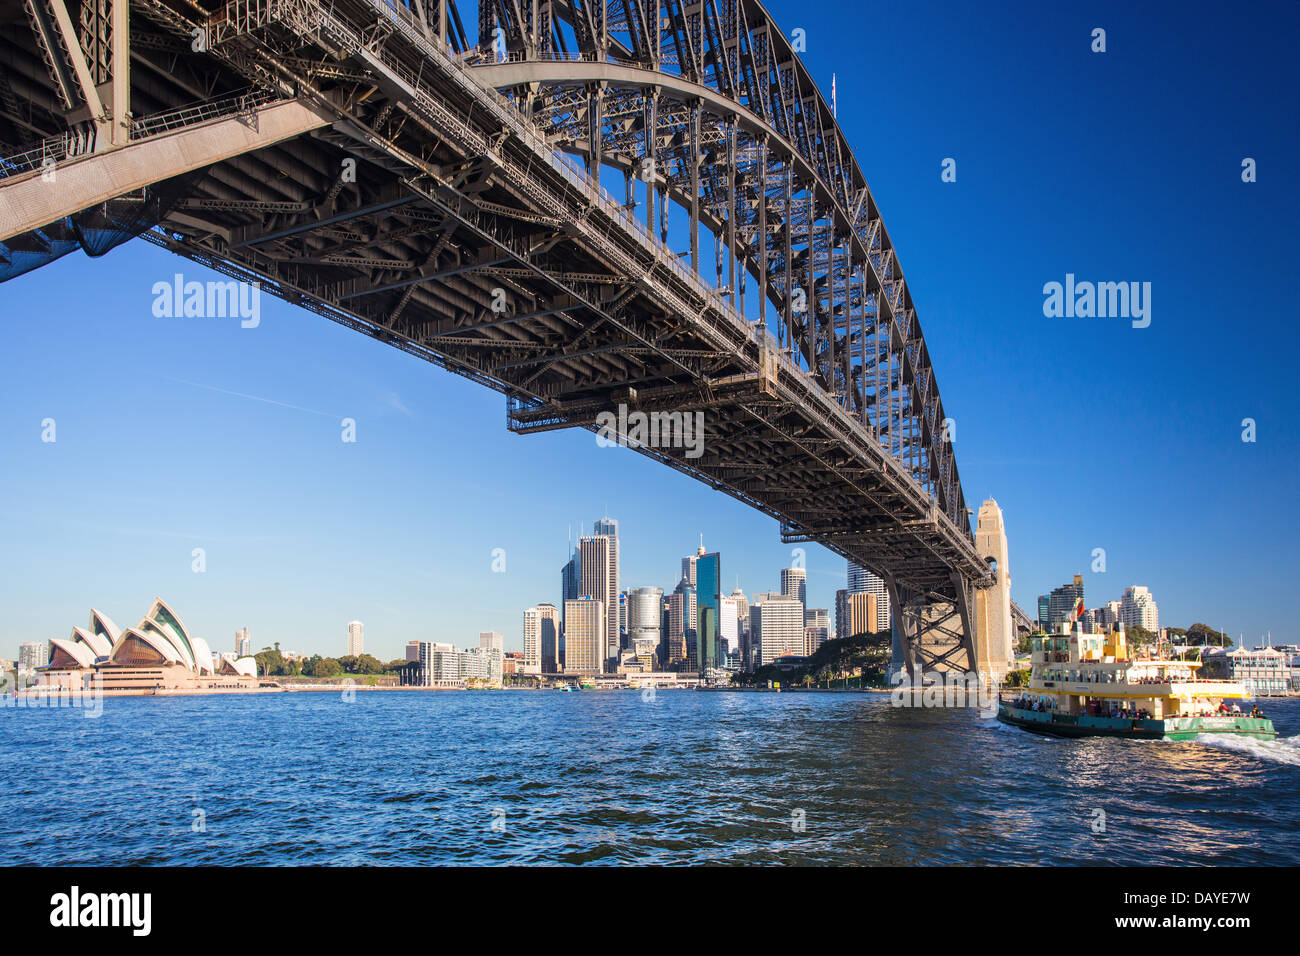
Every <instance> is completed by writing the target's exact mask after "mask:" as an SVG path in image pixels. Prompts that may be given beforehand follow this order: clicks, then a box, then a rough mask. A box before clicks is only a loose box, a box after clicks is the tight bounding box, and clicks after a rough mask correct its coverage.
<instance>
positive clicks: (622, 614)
mask: <svg viewBox="0 0 1300 956" xmlns="http://www.w3.org/2000/svg"><path fill="white" fill-rule="evenodd" d="M592 534H595V535H599V536H601V537H604V538H608V539H609V586H608V589H607V591H606V593H605V594H593V595H592V596H593V597H597V598H600V600H602V601H604V602H605V615H606V617H607V618H612V620H607V621H606V622H605V629H606V633H607V637H606V640H605V656H606V657H613V658H617V657H618V652H619V649H620V648H621V647H622V639H621V638H622V632H623V631H624V630H625V629H626V628H627V617H626V614H627V608H626V606H625V605H624V604H623V603H622V601H621V600H620V597H619V595H620V593H621V591H622V586H621V585H620V583H619V574H618V570H619V568H618V521H617V520H616V519H614V518H611V517H609V516H608V515H606V516H605V517H603V518H599V519H597V521H596V524H595V527H594V528H593V529H592Z"/></svg>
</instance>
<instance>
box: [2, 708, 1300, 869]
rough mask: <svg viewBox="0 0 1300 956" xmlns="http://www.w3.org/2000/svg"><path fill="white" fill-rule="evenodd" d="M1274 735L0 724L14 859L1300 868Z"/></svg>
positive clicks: (1293, 734) (161, 719)
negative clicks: (1179, 738)
mask: <svg viewBox="0 0 1300 956" xmlns="http://www.w3.org/2000/svg"><path fill="white" fill-rule="evenodd" d="M1261 705H1262V706H1263V707H1264V709H1265V711H1266V713H1268V714H1269V716H1271V717H1272V718H1273V719H1274V722H1275V724H1276V726H1277V729H1278V732H1279V736H1278V739H1277V740H1276V741H1271V742H1267V743H1261V742H1257V741H1249V740H1236V739H1232V738H1201V739H1200V740H1198V741H1196V742H1189V743H1155V742H1135V741H1121V740H1112V739H1100V738H1093V739H1087V740H1077V741H1071V740H1060V739H1055V738H1050V737H1040V736H1035V735H1031V734H1026V733H1024V732H1021V731H1019V730H1015V729H1014V728H1009V727H1007V726H1005V725H1002V724H999V723H998V722H996V721H995V720H992V719H989V718H987V717H984V716H981V714H980V712H979V711H976V710H923V709H900V708H894V707H891V706H890V700H889V697H888V696H886V695H878V694H815V693H782V694H730V693H713V694H707V693H694V692H689V691H667V692H660V693H659V694H658V695H657V696H656V697H655V698H654V699H651V700H647V699H644V698H643V697H642V695H641V694H639V693H637V692H584V693H580V694H561V693H556V692H554V691H495V692H494V691H483V692H444V693H404V694H398V693H383V692H371V693H358V694H356V695H355V700H353V701H351V702H349V701H346V700H344V699H343V698H342V695H340V694H337V693H301V694H275V695H262V696H247V697H173V698H124V699H114V700H108V701H105V705H104V712H103V715H102V716H101V717H99V718H97V719H87V718H85V717H84V716H83V715H82V714H81V713H80V712H77V711H69V710H43V709H31V710H24V709H17V708H0V754H3V755H4V764H5V774H4V783H3V788H2V789H0V840H2V841H3V845H4V846H5V848H6V851H7V856H8V862H9V863H10V864H15V865H22V864H41V865H52V864H55V865H57V864H179V865H186V864H239V863H247V864H254V865H266V864H425V865H427V864H512V863H530V864H539V863H540V864H613V863H656V864H687V863H724V864H770V863H781V864H903V865H912V864H976V863H983V864H1075V863H1119V864H1160V865H1164V864H1219V865H1233V864H1266V865H1267V864H1286V865H1296V864H1298V863H1300V806H1298V805H1297V803H1296V801H1295V793H1296V789H1297V786H1300V700H1297V699H1291V700H1278V701H1262V702H1261Z"/></svg>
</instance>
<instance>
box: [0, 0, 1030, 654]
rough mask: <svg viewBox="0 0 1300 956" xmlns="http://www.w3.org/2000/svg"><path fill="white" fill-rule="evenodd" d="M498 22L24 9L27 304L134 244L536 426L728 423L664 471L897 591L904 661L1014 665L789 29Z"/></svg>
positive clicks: (432, 16)
mask: <svg viewBox="0 0 1300 956" xmlns="http://www.w3.org/2000/svg"><path fill="white" fill-rule="evenodd" d="M465 9H466V10H467V11H468V10H469V9H470V8H469V6H465ZM473 12H474V14H475V16H474V20H475V21H476V22H472V21H471V25H473V26H475V27H476V35H475V36H471V35H470V34H469V33H468V32H467V30H466V22H467V20H468V17H467V16H462V15H461V13H460V11H458V9H457V5H456V4H455V3H454V2H451V0H389V2H386V0H323V2H319V3H317V2H310V0H230V2H224V3H223V2H219V0H129V2H128V0H0V25H2V26H3V29H2V30H0V280H3V279H7V278H14V277H16V276H18V275H21V274H22V273H24V272H26V271H29V270H31V269H34V268H38V267H40V266H42V265H44V264H45V263H47V262H49V261H52V260H53V259H55V258H58V257H59V256H61V255H63V254H66V253H68V252H71V251H74V250H77V249H82V250H84V251H86V252H88V253H90V254H92V255H99V254H102V253H103V252H105V251H107V250H108V249H110V248H112V247H113V246H115V245H117V244H118V243H120V242H123V241H125V240H127V239H129V238H132V237H136V236H141V237H143V238H145V239H147V240H148V241H151V242H154V243H156V244H157V245H159V246H162V247H164V248H166V249H169V250H171V251H173V252H175V253H178V254H179V255H182V256H185V257H187V258H189V259H192V260H194V261H195V262H198V263H201V264H202V265H204V266H206V267H208V268H210V269H212V270H215V271H216V272H218V273H222V274H224V275H225V276H227V277H229V278H231V279H233V280H239V281H247V282H252V281H256V282H259V283H260V284H261V288H262V289H263V290H264V291H267V292H270V293H272V294H275V295H277V296H279V297H281V298H283V299H285V300H286V301H289V302H292V303H295V304H297V305H300V306H302V307H303V308H305V309H308V310H311V311H313V312H316V313H318V314H320V315H323V316H325V317H327V318H329V319H332V320H333V321H336V322H339V323H341V324H343V325H346V326H348V327H349V328H352V329H355V330H357V331H359V332H363V333H365V334H366V335H369V336H371V337H373V338H376V339H378V340H380V341H382V342H386V343H388V344H390V345H393V346H395V347H397V348H400V349H403V350H404V351H407V352H409V353H411V354H413V355H416V356H418V357H420V358H423V359H425V360H427V361H429V362H432V363H434V364H436V365H438V366H441V367H443V368H445V369H448V370H450V371H453V372H456V373H457V374H460V375H464V376H466V377H468V378H471V379H473V380H475V381H477V382H480V383H482V384H484V385H487V386H489V387H491V388H494V389H497V390H499V391H501V392H503V393H504V394H505V395H506V397H507V424H508V426H509V427H510V428H511V429H513V430H514V431H517V432H534V431H544V430H549V429H556V428H567V427H585V428H588V429H592V430H596V429H597V427H598V424H599V421H600V420H601V418H600V416H602V414H603V413H609V412H613V411H615V410H616V409H617V408H619V407H620V406H625V407H626V408H627V409H630V410H634V411H641V412H645V413H647V414H652V413H656V412H657V413H664V414H667V415H671V414H672V413H678V412H695V411H700V412H704V413H705V422H706V425H705V444H704V451H703V454H702V455H700V456H698V457H693V456H691V455H688V454H687V450H686V449H684V448H681V447H668V446H666V445H663V444H661V445H660V446H658V447H651V446H642V447H640V448H638V450H639V451H640V452H641V453H642V454H645V455H647V456H649V457H651V458H655V459H657V460H659V461H661V462H663V463H665V464H667V465H669V466H671V467H673V468H676V469H678V470H679V471H682V472H685V473H686V474H689V475H691V476H693V477H695V478H697V479H699V480H702V481H704V482H706V483H708V484H709V485H711V486H712V487H714V488H715V489H718V490H720V491H724V492H726V493H727V494H730V495H732V496H734V497H736V498H738V499H740V500H742V501H744V502H746V503H748V504H750V505H752V506H753V507H755V508H758V509H759V510H761V511H763V512H765V513H767V514H769V515H772V516H773V517H775V518H777V519H778V520H779V521H780V523H781V533H782V537H783V540H785V541H789V542H799V541H817V542H820V543H822V544H824V545H825V546H827V547H828V548H830V549H831V550H833V551H835V552H838V553H839V554H841V555H844V556H845V557H847V558H849V559H851V560H854V561H856V562H858V563H860V564H862V565H863V566H865V567H868V568H870V569H872V570H873V571H875V572H877V573H878V574H880V575H881V576H882V577H883V578H884V579H885V581H886V582H887V584H888V586H889V589H890V593H891V596H892V598H893V607H894V608H895V613H896V616H897V620H898V624H899V628H898V630H899V633H900V636H901V639H902V642H903V646H904V650H905V653H906V660H907V664H908V668H909V671H911V672H913V673H916V672H918V671H923V670H924V671H930V670H943V669H971V670H975V669H979V670H989V669H991V668H996V667H997V666H998V665H999V663H1000V661H999V660H998V658H999V656H1000V655H1001V656H1003V657H1005V655H1003V654H1002V649H1001V646H1000V645H999V643H998V642H999V641H1000V640H1001V638H1000V637H998V636H996V635H994V636H992V637H990V635H988V634H987V633H984V632H985V631H987V628H985V627H983V626H982V625H979V624H978V623H977V621H976V617H977V614H976V610H977V609H976V604H977V600H976V599H977V596H978V595H979V594H981V593H983V591H984V589H989V588H990V587H992V586H994V585H995V575H994V574H993V573H992V572H991V570H990V566H989V564H988V563H986V562H987V559H988V557H989V556H988V555H987V554H983V553H981V552H980V550H979V549H977V547H976V543H975V538H974V536H973V535H972V532H971V526H970V519H969V515H970V512H969V511H968V509H967V505H966V502H965V499H964V497H963V495H962V488H961V482H960V479H959V476H958V472H957V464H956V460H955V458H954V454H953V446H952V443H951V442H950V441H949V440H948V437H947V436H948V429H947V428H946V425H945V421H946V419H945V414H944V410H943V405H942V402H941V400H940V397H939V389H938V385H937V383H936V381H935V375H934V371H933V368H932V366H931V363H930V358H929V353H928V350H927V348H926V344H925V340H924V338H923V336H922V334H921V328H920V324H919V322H918V319H917V316H916V310H915V307H914V304H913V301H912V297H911V294H910V292H909V290H908V287H907V282H906V280H905V279H904V277H903V273H902V270H901V267H900V265H899V262H898V258H897V255H896V254H895V250H894V247H893V244H892V242H891V241H890V238H889V234H888V232H887V230H886V229H885V227H884V224H883V222H882V220H881V216H880V211H879V209H878V208H877V205H876V202H875V199H874V197H873V196H872V193H871V191H870V189H869V188H868V186H867V183H866V179H865V177H864V176H863V174H862V171H861V169H860V168H859V166H858V163H857V161H856V159H855V158H854V155H853V152H852V150H851V149H850V147H849V144H848V142H847V141H846V139H845V137H844V134H843V132H842V131H841V129H840V128H839V126H838V125H837V123H836V121H835V117H834V115H833V113H832V110H831V107H830V106H829V104H828V103H827V102H826V101H825V99H824V98H823V97H822V95H821V93H820V92H819V91H818V89H817V86H816V84H814V83H813V81H812V79H811V77H810V76H809V74H808V72H807V70H806V69H805V67H804V65H803V64H802V62H801V61H800V60H799V57H798V55H797V53H796V51H795V49H793V47H792V43H791V39H790V38H789V37H787V36H786V35H785V34H783V33H782V32H781V30H780V29H779V28H778V27H777V26H776V24H775V23H774V22H773V21H772V18H771V17H770V15H769V14H768V13H767V11H766V10H765V9H764V8H763V6H762V5H761V4H760V3H757V2H752V0H654V2H647V0H480V2H479V3H478V4H477V7H476V9H475V10H474V11H473ZM602 170H604V171H605V179H606V180H610V181H616V180H617V178H618V175H619V173H620V172H621V173H622V174H623V187H624V188H623V190H622V191H623V195H622V196H621V197H619V198H615V197H614V196H612V195H610V194H609V193H608V192H606V191H605V190H604V189H603V188H602V187H601V184H600V180H601V176H600V171H602ZM670 223H671V224H672V228H670ZM683 224H684V232H683ZM682 235H685V236H686V238H681V236H682ZM670 238H671V239H673V240H674V241H677V242H679V243H680V244H682V245H683V246H685V248H683V249H682V250H680V251H674V250H673V249H672V248H670V246H669V241H670ZM705 258H712V259H713V262H712V263H711V264H706V263H705V262H704V259H705ZM980 617H981V619H982V615H981V616H980ZM709 653H710V651H709V649H707V648H704V649H702V658H703V660H702V663H704V664H707V663H709V662H710V661H709Z"/></svg>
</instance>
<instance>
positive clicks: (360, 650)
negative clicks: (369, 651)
mask: <svg viewBox="0 0 1300 956" xmlns="http://www.w3.org/2000/svg"><path fill="white" fill-rule="evenodd" d="M365 648H366V635H365V631H364V629H363V628H362V625H361V622H360V621H349V622H348V657H360V656H361V655H362V654H364V653H365Z"/></svg>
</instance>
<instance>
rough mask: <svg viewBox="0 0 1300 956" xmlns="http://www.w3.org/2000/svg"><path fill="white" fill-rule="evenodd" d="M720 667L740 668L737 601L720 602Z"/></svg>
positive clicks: (727, 598)
mask: <svg viewBox="0 0 1300 956" xmlns="http://www.w3.org/2000/svg"><path fill="white" fill-rule="evenodd" d="M718 609H719V610H718V666H719V667H739V666H740V618H739V608H738V607H737V606H736V599H735V598H730V597H724V598H722V599H721V600H719V601H718Z"/></svg>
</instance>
